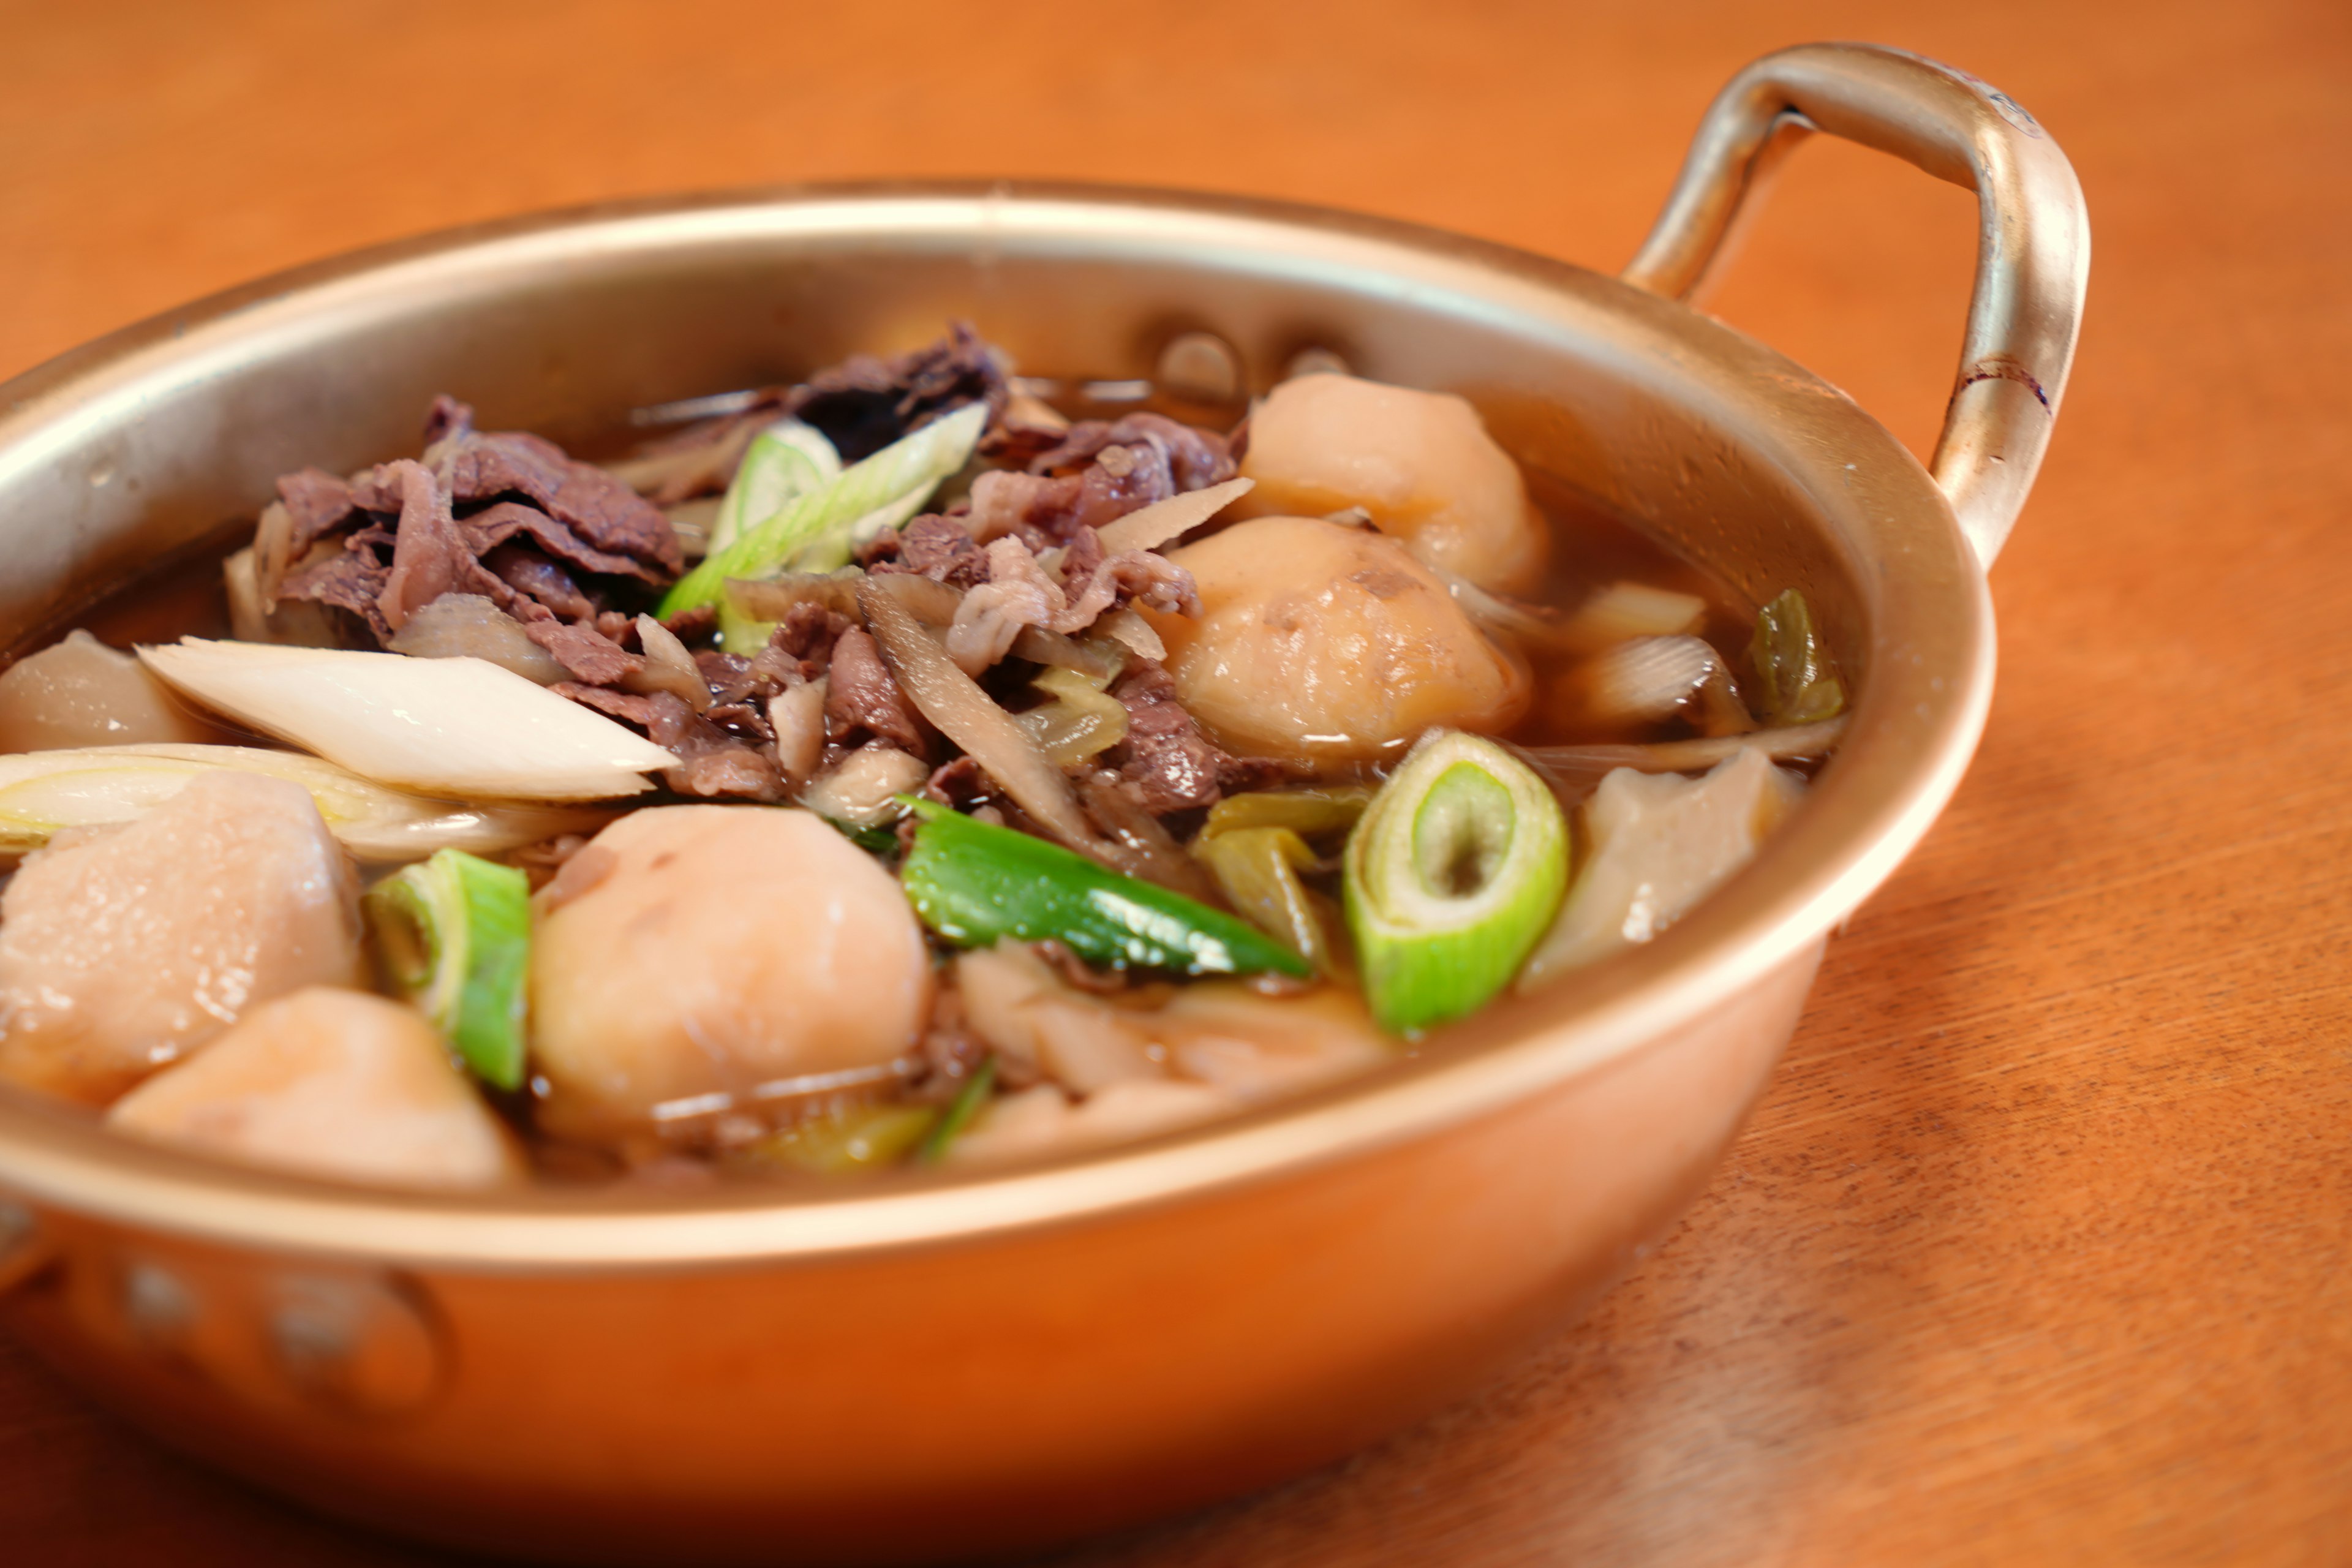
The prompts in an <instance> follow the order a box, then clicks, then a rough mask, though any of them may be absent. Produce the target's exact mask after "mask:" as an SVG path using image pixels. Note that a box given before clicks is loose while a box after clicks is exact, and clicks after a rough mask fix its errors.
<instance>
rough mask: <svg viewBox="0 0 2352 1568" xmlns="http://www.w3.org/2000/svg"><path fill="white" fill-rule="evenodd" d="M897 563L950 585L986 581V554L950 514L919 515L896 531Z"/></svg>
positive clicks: (970, 584)
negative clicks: (942, 515) (943, 515)
mask: <svg viewBox="0 0 2352 1568" xmlns="http://www.w3.org/2000/svg"><path fill="white" fill-rule="evenodd" d="M898 566H899V568H900V569H901V570H903V571H907V572H912V573H914V574H917V575H919V576H923V577H929V578H930V579H931V580H932V581H933V582H935V583H945V584H949V585H950V586H951V587H957V588H970V587H972V586H974V585H976V584H982V583H985V582H987V581H988V557H987V556H986V555H984V554H982V552H981V548H980V546H979V545H978V544H977V543H975V542H973V540H972V537H971V530H969V529H967V528H965V527H964V525H963V524H962V523H961V522H959V521H956V520H955V519H954V518H951V517H940V516H938V515H931V516H927V517H919V518H917V519H915V521H912V522H910V523H908V525H907V526H906V527H905V528H902V529H900V530H899V531H898Z"/></svg>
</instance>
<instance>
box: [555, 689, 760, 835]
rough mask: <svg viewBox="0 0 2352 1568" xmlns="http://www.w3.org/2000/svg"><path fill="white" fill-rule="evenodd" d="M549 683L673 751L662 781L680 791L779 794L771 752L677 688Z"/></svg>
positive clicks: (745, 796)
mask: <svg viewBox="0 0 2352 1568" xmlns="http://www.w3.org/2000/svg"><path fill="white" fill-rule="evenodd" d="M548 689H549V690H551V691H553V692H555V693H557V694H558V695H559V696H563V697H569V698H571V699H572V700H573V701H574V702H577V703H580V704H581V705H583V707H588V708H593V709H594V710H596V711H597V712H599V713H602V714H604V715H605V716H606V717H608V718H613V719H618V720H620V721H622V722H624V723H626V724H634V725H635V726H636V727H637V728H638V729H641V730H643V731H645V732H646V738H647V739H648V740H650V741H652V742H653V743H654V744H655V745H656V746H662V747H666V748H667V749H668V750H669V751H670V752H673V753H675V754H676V755H677V759H678V765H677V766H676V767H674V768H665V769H663V770H662V783H663V784H667V786H668V787H669V788H671V789H672V790H675V791H677V793H678V794H679V795H694V796H697V797H698V798H702V799H727V800H751V801H758V802H761V803H762V804H772V803H773V802H775V801H778V800H781V799H782V798H783V794H784V781H783V774H782V771H781V770H780V769H778V768H777V766H776V760H775V758H774V757H773V756H772V755H771V754H769V752H767V751H765V750H763V749H762V748H761V747H760V746H758V745H755V744H752V743H750V742H745V741H744V740H742V739H741V738H740V737H738V736H735V735H731V734H730V733H728V732H727V731H725V730H723V729H721V728H720V727H719V726H718V725H716V724H713V723H712V722H710V721H709V719H707V718H706V717H704V716H703V715H701V714H698V713H697V712H695V710H693V709H691V708H688V706H687V705H686V703H685V702H684V701H683V700H681V699H680V698H679V697H678V696H677V694H676V693H675V692H669V691H656V692H652V693H638V692H630V691H611V690H607V689H604V688H602V687H595V686H581V685H575V684H572V683H571V682H568V681H566V682H560V683H558V684H557V685H554V686H551V687H549V688H548Z"/></svg>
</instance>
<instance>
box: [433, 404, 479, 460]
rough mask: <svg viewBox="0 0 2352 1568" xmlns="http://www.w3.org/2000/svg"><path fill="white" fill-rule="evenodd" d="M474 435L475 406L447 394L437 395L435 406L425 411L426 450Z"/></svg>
mask: <svg viewBox="0 0 2352 1568" xmlns="http://www.w3.org/2000/svg"><path fill="white" fill-rule="evenodd" d="M473 433H474V405H472V404H470V403H460V402H458V401H457V399H456V398H454V397H452V396H450V395H448V394H447V393H446V392H444V393H438V394H436V395H435V396H434V399H433V406H432V407H430V408H428V409H426V410H425V451H426V452H427V453H428V454H429V453H430V452H431V451H432V449H433V448H434V447H437V446H439V445H440V444H441V443H442V442H444V441H446V440H447V439H448V438H449V437H452V436H456V437H467V436H470V435H472V434H473Z"/></svg>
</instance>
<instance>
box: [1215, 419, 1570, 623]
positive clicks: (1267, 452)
mask: <svg viewBox="0 0 2352 1568" xmlns="http://www.w3.org/2000/svg"><path fill="white" fill-rule="evenodd" d="M1241 471H1242V473H1243V475H1244V477H1245V478H1248V479H1255V480H1256V481H1257V489H1255V490H1254V491H1252V492H1251V494H1250V495H1249V496H1248V497H1247V498H1246V499H1245V500H1244V501H1243V502H1242V503H1241V504H1242V507H1243V510H1244V511H1260V512H1305V513H1311V514H1317V515H1319V514H1322V513H1325V512H1333V511H1339V510H1344V509H1346V508H1348V507H1351V506H1353V507H1361V508H1363V509H1364V510H1365V511H1367V512H1369V513H1370V514H1371V519H1372V525H1373V526H1374V527H1375V528H1378V529H1379V530H1380V531H1381V532H1383V533H1389V534H1393V535H1395V536H1396V537H1397V538H1399V539H1401V540H1402V541H1403V542H1404V544H1405V547H1406V548H1407V549H1409V550H1411V551H1412V552H1413V554H1414V555H1416V556H1417V557H1419V558H1420V559H1421V560H1422V561H1423V562H1425V563H1428V564H1429V565H1431V566H1433V567H1435V568H1436V569H1437V570H1438V571H1440V572H1451V573H1453V574H1454V575H1455V576H1457V577H1466V578H1468V579H1469V580H1470V581H1471V582H1473V583H1475V584H1478V585H1479V586H1480V587H1482V588H1488V589H1492V590H1494V591H1496V592H1497V593H1511V594H1525V593H1531V592H1533V591H1534V590H1535V589H1536V588H1537V587H1538V585H1539V584H1540V582H1541V579H1542V577H1543V569H1544V562H1545V558H1546V556H1547V555H1548V553H1549V548H1548V547H1549V542H1550V536H1549V534H1548V533H1547V532H1546V531H1545V529H1544V523H1543V519H1542V517H1541V515H1540V514H1538V512H1537V510H1536V509H1535V508H1534V507H1533V506H1532V505H1530V504H1529V503H1528V489H1527V484H1526V481H1525V480H1523V479H1521V478H1520V476H1519V466H1518V465H1517V463H1515V462H1513V461H1512V460H1511V456H1510V454H1509V453H1507V452H1506V451H1504V450H1503V448H1502V447H1498V446H1496V444H1495V438H1494V437H1492V436H1489V435H1487V434H1486V425H1485V423H1484V422H1483V421H1481V420H1480V419H1479V417H1478V411H1477V410H1476V409H1475V408H1473V407H1471V406H1470V405H1469V404H1468V403H1466V402H1465V401H1464V400H1463V399H1461V398H1459V397H1456V396H1454V395H1453V394H1452V393H1450V392H1422V391H1418V390H1416V389H1415V388H1412V387H1410V386H1389V385H1386V384H1382V383H1381V382H1377V381H1360V380H1358V379H1357V378H1356V377H1354V376H1351V375H1302V376H1299V377H1297V379H1295V380H1292V381H1286V382H1284V383H1283V384H1281V385H1280V386H1277V387H1276V388H1275V389H1274V391H1273V393H1272V394H1271V395H1268V396H1267V398H1266V400H1265V402H1264V403H1262V404H1260V405H1258V406H1257V408H1256V409H1255V411H1254V412H1253V413H1252V414H1251V415H1250V423H1249V449H1248V451H1247V453H1246V454H1245V455H1244V458H1242V469H1241Z"/></svg>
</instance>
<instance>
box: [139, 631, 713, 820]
mask: <svg viewBox="0 0 2352 1568" xmlns="http://www.w3.org/2000/svg"><path fill="white" fill-rule="evenodd" d="M139 657H140V658H142V659H143V660H145V661H146V664H147V668H150V669H152V670H153V671H154V672H155V674H156V675H158V676H159V677H161V678H162V679H163V680H164V681H166V682H168V683H169V684H170V685H171V686H172V687H173V689H176V690H179V691H182V692H184V693H185V694H186V695H188V696H189V697H191V698H193V699H194V700H196V701H198V702H201V703H203V704H205V706H206V707H209V708H213V709H216V710H219V711H220V712H223V713H226V714H227V715H228V716H229V717H231V718H233V719H236V720H237V721H239V722H241V723H244V724H247V725H249V726H251V727H252V728H254V729H257V730H259V731H262V732H264V733H265V734H269V735H274V736H277V737H278V739H280V740H284V741H289V742H292V743H293V744H295V745H298V746H301V747H303V748H305V749H306V750H309V751H311V752H317V753H318V754H319V755H320V756H322V757H325V758H327V759H328V760H329V761H330V762H334V763H341V764H342V765H343V766H344V767H347V768H349V769H351V770H352V772H353V773H359V774H361V775H362V776H363V777H366V778H371V779H374V780H377V781H378V782H380V783H383V784H399V785H402V786H404V787H405V788H409V789H415V790H421V791H424V792H425V793H427V794H432V795H456V796H459V797H462V798H466V799H483V798H490V799H509V800H604V799H610V798H613V797H614V796H618V795H635V794H637V793H638V792H639V791H642V790H645V789H648V788H650V787H652V786H651V785H649V784H647V783H646V780H645V779H644V778H643V777H642V776H640V775H641V774H643V773H647V772H650V771H652V770H654V769H656V768H667V767H675V766H676V765H677V758H676V757H675V756H672V755H671V754H670V753H669V752H667V751H664V750H663V749H662V748H661V747H659V746H656V745H655V744H654V743H653V742H650V741H648V740H646V738H645V737H643V736H642V735H639V734H637V733H636V732H635V731H632V730H629V729H627V728H625V726H623V725H620V724H617V723H615V722H614V721H612V720H610V719H607V718H605V717H604V716H603V715H602V714H598V713H592V712H590V711H589V710H587V709H585V708H583V707H581V706H580V705H579V704H577V703H575V702H572V701H569V700H566V699H564V698H562V697H559V696H557V695H556V694H555V693H554V692H552V691H550V690H548V689H545V688H543V687H539V686H533V685H532V684H531V683H530V681H528V680H526V679H523V678H522V677H521V676H520V675H517V674H515V673H514V672H513V671H512V670H509V669H501V668H499V667H498V666H497V665H495V664H490V663H488V662H487V661H485V660H483V659H478V658H406V657H405V656H404V655H401V654H396V653H359V652H352V651H349V650H345V649H341V648H299V647H270V646H268V645H266V644H261V643H242V642H207V641H205V639H203V638H201V637H184V638H182V639H181V640H180V641H179V643H177V644H176V645H174V646H171V647H142V648H141V649H140V650H139Z"/></svg>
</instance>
